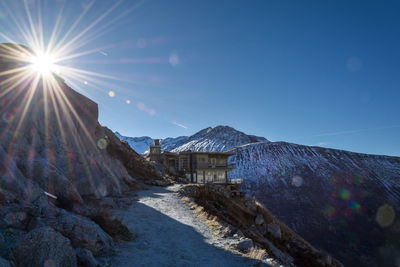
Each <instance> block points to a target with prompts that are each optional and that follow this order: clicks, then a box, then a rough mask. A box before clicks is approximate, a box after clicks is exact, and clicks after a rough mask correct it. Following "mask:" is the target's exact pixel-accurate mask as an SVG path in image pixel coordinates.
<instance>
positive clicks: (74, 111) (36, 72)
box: [0, 1, 126, 187]
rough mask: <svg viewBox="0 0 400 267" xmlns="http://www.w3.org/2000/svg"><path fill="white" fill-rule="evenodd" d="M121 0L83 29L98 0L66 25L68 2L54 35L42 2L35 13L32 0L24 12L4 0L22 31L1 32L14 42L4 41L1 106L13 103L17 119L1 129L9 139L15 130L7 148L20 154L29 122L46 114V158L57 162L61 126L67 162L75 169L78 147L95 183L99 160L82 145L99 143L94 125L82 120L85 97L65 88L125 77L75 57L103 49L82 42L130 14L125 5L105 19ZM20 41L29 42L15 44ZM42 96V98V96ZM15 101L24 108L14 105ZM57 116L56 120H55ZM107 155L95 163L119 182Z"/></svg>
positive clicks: (0, 59)
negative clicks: (77, 98) (79, 63)
mask: <svg viewBox="0 0 400 267" xmlns="http://www.w3.org/2000/svg"><path fill="white" fill-rule="evenodd" d="M121 2H122V1H118V2H117V3H115V4H113V5H112V6H111V8H109V9H107V10H106V11H105V12H103V13H102V15H101V16H97V18H96V19H94V21H93V22H91V23H89V24H88V26H86V27H83V29H82V30H80V31H78V30H77V29H78V28H79V27H80V26H81V25H80V24H81V22H83V21H84V19H83V18H84V17H85V16H86V15H87V14H88V12H89V10H90V9H91V8H92V7H93V5H94V1H93V2H91V4H90V5H89V6H87V8H85V9H84V11H83V12H82V14H81V15H80V16H79V17H78V19H77V20H75V21H74V22H73V24H72V26H71V27H69V28H68V29H66V30H65V31H64V30H63V26H64V25H63V23H64V20H63V18H62V11H63V8H64V6H63V7H62V8H61V9H60V13H59V14H58V16H57V18H56V20H55V23H54V27H53V29H52V30H51V34H50V35H49V38H45V36H46V34H45V30H44V27H43V20H42V12H41V9H40V8H38V9H37V10H38V12H37V14H36V13H35V14H33V13H32V12H31V8H30V6H29V5H28V2H27V1H24V16H20V14H18V13H14V12H12V11H11V8H10V7H8V6H7V3H6V2H4V1H2V2H0V8H2V9H3V10H5V11H6V12H8V13H9V17H10V18H11V21H12V22H13V23H14V25H15V27H14V28H15V29H16V30H17V31H18V34H16V35H11V34H9V33H5V32H4V31H0V38H2V39H4V40H6V41H7V42H8V43H9V44H7V45H0V89H1V90H0V98H3V99H7V101H9V103H8V104H6V105H4V106H2V107H0V109H1V110H2V112H4V111H7V110H11V109H13V110H12V112H13V114H14V116H13V117H14V120H13V121H12V122H11V120H10V123H9V124H7V125H6V126H5V127H3V128H2V129H1V133H0V138H2V141H4V139H3V137H4V136H6V135H7V136H9V135H10V133H11V135H12V136H11V139H10V142H9V143H10V144H12V145H10V146H8V147H7V154H8V155H9V156H10V157H11V158H13V157H14V156H15V155H17V154H18V152H17V150H16V147H17V146H18V144H19V143H20V142H22V140H23V139H24V138H25V137H22V134H23V133H26V127H34V126H33V125H35V120H36V119H37V118H39V117H42V118H44V119H43V123H44V125H43V126H41V127H44V132H45V136H44V141H45V150H46V151H48V152H46V153H48V155H47V156H46V157H47V158H48V160H49V161H48V163H46V164H50V165H51V164H56V163H55V162H54V159H52V158H51V151H54V150H56V149H60V148H59V147H56V146H55V144H54V142H53V141H50V139H51V135H52V132H53V131H54V129H53V128H54V127H56V128H57V131H58V132H59V133H60V137H61V143H62V144H63V147H62V148H61V149H63V150H64V151H65V161H66V165H67V166H69V167H68V168H69V169H70V170H71V172H72V171H73V169H72V168H71V166H73V162H72V159H71V157H69V156H68V153H69V151H73V153H74V154H75V157H76V158H79V161H80V162H82V163H83V168H84V172H85V173H86V175H87V178H88V181H89V183H90V184H91V185H92V186H95V184H96V183H95V182H94V180H95V179H96V177H95V176H96V173H92V171H93V170H92V169H91V168H92V167H90V166H93V164H94V163H93V162H91V160H92V159H90V158H87V157H86V156H84V154H85V153H86V152H84V153H83V151H94V150H95V149H98V146H97V140H96V139H95V138H96V137H95V135H94V132H93V129H92V128H93V126H91V127H92V128H89V127H88V125H87V124H86V121H84V120H82V118H81V117H82V115H84V114H82V107H79V105H80V104H82V103H80V104H79V103H75V102H73V101H74V99H73V98H72V99H71V97H70V95H66V91H65V90H66V88H64V87H68V86H67V85H66V84H65V82H67V83H68V84H71V85H76V87H75V88H77V89H80V90H82V89H83V90H82V91H84V90H85V89H84V88H87V86H86V87H84V88H82V87H81V86H79V85H82V84H84V83H83V81H89V82H90V83H91V86H90V88H91V89H96V90H97V89H100V90H101V88H102V87H105V86H109V85H110V83H108V82H107V81H106V80H120V79H118V78H116V77H113V76H110V75H105V74H101V73H97V72H93V71H90V70H85V69H80V68H77V67H76V66H74V65H73V64H72V63H71V60H75V61H76V59H80V58H81V57H84V56H87V55H91V54H96V53H98V51H99V49H101V48H91V49H86V50H84V49H82V48H83V47H85V46H86V45H87V44H88V43H90V42H91V41H93V40H94V39H96V38H98V37H99V36H101V35H103V34H104V33H105V32H107V31H108V30H109V27H110V25H111V24H112V23H114V22H116V21H117V20H118V19H120V18H121V17H122V16H123V15H126V11H124V12H123V14H122V15H119V16H114V17H113V18H112V19H108V20H107V21H104V20H105V19H106V18H107V16H109V15H110V14H111V13H112V12H113V11H115V9H116V8H117V7H118V6H119V5H120V4H121ZM86 21H87V20H86ZM103 22H104V23H103ZM47 30H48V29H47ZM18 36H20V37H18ZM21 37H22V40H21ZM17 40H18V41H17ZM21 41H22V43H24V44H25V45H26V46H24V45H17V44H16V43H20V42H21ZM28 47H29V48H28ZM2 62H3V63H4V62H5V64H7V67H4V66H3V67H2V65H1V64H2ZM86 84H87V82H86ZM68 90H70V89H68ZM68 90H67V91H68ZM68 94H70V93H68ZM38 96H39V97H40V99H38ZM16 103H18V105H17V104H16ZM37 105H40V106H41V108H42V110H43V114H42V113H41V112H40V111H39V112H34V111H37V110H38V108H37V107H36V106H37ZM15 106H18V107H20V108H18V110H15ZM52 120H53V122H54V123H50V121H52ZM95 127H97V126H95ZM76 129H79V131H81V132H82V133H83V134H82V135H80V136H79V137H78V136H77V135H75V134H73V133H72V132H71V131H76ZM31 145H32V147H31V148H30V150H32V149H33V153H30V154H29V157H32V159H31V160H32V161H34V160H35V159H34V158H35V156H36V155H38V154H39V153H41V152H40V151H36V150H35V148H34V145H33V143H32V144H31ZM30 150H29V151H30ZM81 152H82V153H81ZM102 160H103V158H102V156H100V157H98V158H96V159H94V161H95V162H97V163H96V164H100V165H102V166H103V168H105V169H106V170H108V177H110V178H111V179H113V180H114V181H116V185H117V187H118V183H117V179H116V177H115V174H114V171H113V170H111V169H109V167H107V166H108V165H107V164H103V163H102V162H101V161H102ZM98 161H100V162H98ZM10 164H11V161H10Z"/></svg>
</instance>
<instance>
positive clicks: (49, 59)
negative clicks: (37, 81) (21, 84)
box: [29, 52, 57, 76]
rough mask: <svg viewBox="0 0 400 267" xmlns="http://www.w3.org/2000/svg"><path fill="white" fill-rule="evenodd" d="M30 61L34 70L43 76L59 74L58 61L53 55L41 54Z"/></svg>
mask: <svg viewBox="0 0 400 267" xmlns="http://www.w3.org/2000/svg"><path fill="white" fill-rule="evenodd" d="M29 61H30V63H31V68H32V70H33V71H34V72H36V73H37V74H39V75H41V76H48V75H50V74H51V73H54V72H57V65H56V64H55V61H56V59H55V56H53V55H51V54H48V53H43V52H39V53H37V54H36V55H35V56H33V57H32V58H31V59H30V60H29Z"/></svg>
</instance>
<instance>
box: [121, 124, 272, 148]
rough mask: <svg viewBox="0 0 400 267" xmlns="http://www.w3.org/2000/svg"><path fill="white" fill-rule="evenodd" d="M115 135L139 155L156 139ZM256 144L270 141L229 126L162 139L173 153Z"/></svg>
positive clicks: (163, 146)
mask: <svg viewBox="0 0 400 267" xmlns="http://www.w3.org/2000/svg"><path fill="white" fill-rule="evenodd" d="M115 134H116V135H117V136H118V137H119V138H120V139H121V140H124V141H127V142H128V144H129V145H130V146H131V147H132V148H133V149H135V150H136V152H138V153H139V154H145V153H146V152H147V150H148V148H149V145H152V144H153V143H154V139H152V138H151V137H148V136H143V137H127V136H122V135H121V134H119V133H118V132H116V133H115ZM255 142H268V140H267V139H265V138H264V137H258V136H253V135H247V134H245V133H243V132H240V131H238V130H235V129H233V128H232V127H229V126H216V127H214V128H212V127H208V128H206V129H203V130H201V131H199V132H197V133H196V134H194V135H192V136H179V137H176V138H165V139H162V140H161V150H163V151H171V152H180V151H185V150H193V151H212V152H221V151H228V150H230V149H232V148H235V147H237V146H241V145H245V144H249V143H255Z"/></svg>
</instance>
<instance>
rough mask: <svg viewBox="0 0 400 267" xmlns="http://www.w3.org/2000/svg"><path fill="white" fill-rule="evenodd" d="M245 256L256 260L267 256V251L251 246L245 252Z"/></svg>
mask: <svg viewBox="0 0 400 267" xmlns="http://www.w3.org/2000/svg"><path fill="white" fill-rule="evenodd" d="M246 256H247V257H249V258H252V259H256V260H264V259H265V258H266V257H268V253H267V251H266V250H265V249H261V248H256V247H253V248H251V250H250V251H249V252H248V253H247V254H246Z"/></svg>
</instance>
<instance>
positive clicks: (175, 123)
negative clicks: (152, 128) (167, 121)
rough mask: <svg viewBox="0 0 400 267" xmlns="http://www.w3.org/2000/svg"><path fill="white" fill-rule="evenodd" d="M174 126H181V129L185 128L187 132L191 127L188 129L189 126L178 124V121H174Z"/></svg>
mask: <svg viewBox="0 0 400 267" xmlns="http://www.w3.org/2000/svg"><path fill="white" fill-rule="evenodd" d="M172 124H174V125H176V126H179V127H181V128H183V129H185V130H187V129H188V128H189V127H187V126H185V125H183V124H180V123H177V122H176V121H173V122H172Z"/></svg>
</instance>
